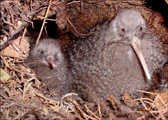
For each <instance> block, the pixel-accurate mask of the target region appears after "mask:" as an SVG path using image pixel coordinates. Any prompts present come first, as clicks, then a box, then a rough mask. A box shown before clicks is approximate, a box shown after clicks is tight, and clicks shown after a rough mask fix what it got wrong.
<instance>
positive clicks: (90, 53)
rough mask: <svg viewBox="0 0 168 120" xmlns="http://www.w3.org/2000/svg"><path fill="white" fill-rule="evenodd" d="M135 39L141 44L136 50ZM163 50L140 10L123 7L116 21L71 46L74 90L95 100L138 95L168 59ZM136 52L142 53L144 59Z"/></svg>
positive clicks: (147, 86) (96, 29)
mask: <svg viewBox="0 0 168 120" xmlns="http://www.w3.org/2000/svg"><path fill="white" fill-rule="evenodd" d="M135 38H136V39H135ZM133 40H135V42H137V43H138V42H140V45H141V46H140V45H139V46H138V51H136V52H135V50H134V49H133V47H132V45H131V44H132V41H133ZM137 43H136V44H137ZM161 49H162V48H161V43H160V42H159V39H158V38H157V37H156V36H155V35H154V34H152V33H151V32H150V31H149V30H148V29H147V26H146V23H145V20H144V18H143V17H142V16H141V14H140V13H139V12H138V11H137V10H135V9H124V10H121V11H119V13H118V14H117V16H116V17H115V18H114V20H112V21H110V22H106V23H103V24H102V25H97V26H96V27H95V28H93V29H92V30H91V35H90V36H89V37H86V38H84V39H79V40H74V41H73V43H72V46H71V47H70V48H69V49H68V55H69V58H70V64H71V68H72V76H73V89H74V90H76V92H78V93H79V95H81V97H83V98H84V99H86V100H88V101H90V100H91V101H95V100H96V102H97V101H102V100H106V99H107V97H108V96H110V95H114V96H115V97H116V98H118V99H120V96H121V95H122V94H124V93H125V92H127V93H129V94H131V95H135V94H136V93H137V90H140V89H143V90H145V89H148V88H149V84H148V83H147V81H146V77H147V78H148V79H150V80H149V81H150V82H151V81H152V80H151V79H152V74H153V72H154V71H155V70H156V69H158V68H160V67H161V66H162V65H163V63H164V62H165V61H166V59H167V56H165V55H163V54H162V51H161ZM137 53H138V54H139V53H141V54H142V53H143V56H142V55H141V54H140V55H141V57H143V58H144V59H143V60H145V61H142V59H139V58H138V55H137ZM141 63H145V64H146V68H143V67H144V66H143V65H141ZM144 69H145V70H146V71H145V70H144ZM145 73H147V74H146V75H147V76H145Z"/></svg>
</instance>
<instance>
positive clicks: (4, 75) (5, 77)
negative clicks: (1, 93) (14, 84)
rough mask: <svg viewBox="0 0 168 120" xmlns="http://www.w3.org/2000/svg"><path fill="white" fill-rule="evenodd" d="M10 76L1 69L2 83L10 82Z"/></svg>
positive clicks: (0, 78) (0, 77) (0, 79)
mask: <svg viewBox="0 0 168 120" xmlns="http://www.w3.org/2000/svg"><path fill="white" fill-rule="evenodd" d="M9 78H10V75H9V74H8V73H7V72H6V71H5V70H3V69H0V81H2V82H5V81H7V80H9Z"/></svg>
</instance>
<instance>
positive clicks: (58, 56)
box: [27, 38, 70, 94]
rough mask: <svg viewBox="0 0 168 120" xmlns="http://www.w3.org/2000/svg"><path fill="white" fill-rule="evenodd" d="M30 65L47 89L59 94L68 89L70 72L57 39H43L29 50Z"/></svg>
mask: <svg viewBox="0 0 168 120" xmlns="http://www.w3.org/2000/svg"><path fill="white" fill-rule="evenodd" d="M27 61H28V63H29V65H30V67H31V68H32V69H33V70H34V71H35V73H36V74H37V76H38V78H40V79H41V80H42V82H44V83H45V84H46V85H47V87H48V88H49V89H54V90H57V91H58V93H60V94H65V93H66V92H68V91H69V84H70V74H69V72H68V68H67V62H66V60H65V58H64V55H63V53H62V51H61V48H60V45H59V43H58V41H57V40H54V39H50V38H48V39H43V40H41V41H40V43H39V44H38V45H36V46H35V47H34V48H33V49H32V50H31V52H30V56H29V58H28V60H27Z"/></svg>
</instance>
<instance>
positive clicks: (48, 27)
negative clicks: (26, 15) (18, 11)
mask: <svg viewBox="0 0 168 120" xmlns="http://www.w3.org/2000/svg"><path fill="white" fill-rule="evenodd" d="M48 19H51V20H46V24H45V27H44V29H43V32H42V36H41V38H44V37H45V38H46V37H51V38H58V37H59V35H60V33H61V32H60V30H59V28H58V26H57V24H56V22H55V21H54V20H55V18H54V17H49V18H48ZM42 23H43V20H34V21H33V26H29V27H28V32H29V33H30V34H31V35H32V36H33V37H34V38H37V36H38V34H39V32H40V29H41V26H42Z"/></svg>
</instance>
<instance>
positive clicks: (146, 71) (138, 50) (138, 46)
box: [131, 36, 151, 83]
mask: <svg viewBox="0 0 168 120" xmlns="http://www.w3.org/2000/svg"><path fill="white" fill-rule="evenodd" d="M131 46H132V48H133V49H134V51H135V53H136V55H137V57H138V59H139V61H140V64H141V66H142V69H143V71H144V74H145V77H146V79H147V82H148V83H151V74H150V72H149V68H148V66H147V63H146V61H145V58H144V55H143V53H142V47H141V41H140V39H139V38H137V37H135V36H134V37H133V39H132V41H131Z"/></svg>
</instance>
